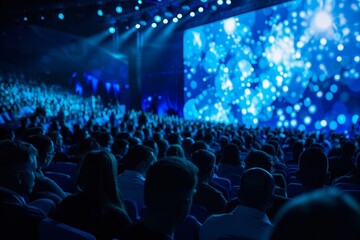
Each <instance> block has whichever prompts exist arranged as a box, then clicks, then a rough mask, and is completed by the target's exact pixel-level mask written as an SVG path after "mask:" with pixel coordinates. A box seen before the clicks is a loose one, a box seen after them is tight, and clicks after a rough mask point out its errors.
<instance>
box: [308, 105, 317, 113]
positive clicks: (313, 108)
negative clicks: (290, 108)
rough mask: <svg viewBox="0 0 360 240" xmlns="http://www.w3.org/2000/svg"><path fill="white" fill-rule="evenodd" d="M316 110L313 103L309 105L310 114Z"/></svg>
mask: <svg viewBox="0 0 360 240" xmlns="http://www.w3.org/2000/svg"><path fill="white" fill-rule="evenodd" d="M316 110H317V108H316V106H315V105H311V106H310V107H309V113H310V114H314V113H316Z"/></svg>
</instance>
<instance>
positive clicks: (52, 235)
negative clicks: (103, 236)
mask: <svg viewBox="0 0 360 240" xmlns="http://www.w3.org/2000/svg"><path fill="white" fill-rule="evenodd" d="M50 239H51V240H64V239H69V240H70V239H71V240H96V237H95V236H94V235H92V234H90V233H88V232H85V231H83V230H80V229H77V228H74V227H71V226H69V225H67V224H64V223H61V222H58V221H56V220H54V219H52V218H45V219H44V220H42V221H41V222H40V225H39V240H50Z"/></svg>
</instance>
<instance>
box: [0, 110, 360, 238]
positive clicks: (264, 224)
mask: <svg viewBox="0 0 360 240" xmlns="http://www.w3.org/2000/svg"><path fill="white" fill-rule="evenodd" d="M129 115H130V116H132V117H130V118H128V119H122V123H123V124H120V125H119V126H97V125H95V124H94V125H92V126H89V125H87V126H85V127H82V128H74V127H72V128H68V129H66V131H61V130H63V129H62V127H61V126H60V125H59V124H58V122H57V120H56V119H54V120H53V121H52V122H51V123H50V124H49V128H48V129H44V128H43V125H41V124H38V125H30V126H29V125H28V126H25V127H24V126H21V127H19V128H17V129H11V128H9V127H6V126H4V127H2V128H1V138H2V140H1V142H0V156H1V157H0V194H1V196H2V197H1V198H0V199H1V203H0V208H1V213H2V214H1V217H0V218H1V219H0V222H1V224H0V226H1V227H0V228H1V230H2V232H3V234H10V235H12V236H14V239H18V238H22V237H23V238H31V239H38V238H39V231H38V225H39V222H40V221H41V220H43V219H45V218H52V219H55V220H56V221H59V222H62V223H65V224H68V225H70V226H73V227H75V228H78V229H81V230H83V231H86V232H88V233H91V234H92V235H94V236H95V237H96V238H97V239H177V240H180V239H201V240H202V239H204V240H208V239H209V240H211V239H304V238H310V237H314V236H317V237H322V236H324V237H326V238H328V239H338V238H344V239H359V237H360V235H359V234H360V232H359V228H358V226H359V223H360V208H359V203H358V202H357V201H356V200H357V199H359V198H356V197H354V196H355V195H351V194H344V192H342V191H341V189H339V188H337V187H336V185H337V184H339V183H349V184H353V185H357V186H358V187H359V188H358V189H360V182H359V179H360V178H359V176H360V175H359V172H360V171H359V168H358V166H360V155H359V154H357V147H356V144H355V143H354V142H352V141H351V140H349V139H346V138H344V137H341V135H340V137H339V146H340V151H339V150H337V149H336V147H331V148H330V149H329V151H328V152H326V147H324V144H322V143H320V141H318V140H317V139H315V138H314V137H313V136H311V135H309V136H305V134H303V135H302V136H301V134H300V133H297V135H295V134H289V133H286V134H288V135H286V138H285V139H283V137H280V134H284V132H283V131H282V132H281V131H280V130H278V129H273V130H272V129H269V128H259V129H255V130H254V129H252V130H251V129H246V128H244V127H238V128H236V127H234V126H225V125H222V124H215V123H201V122H194V123H193V126H192V127H193V129H192V130H195V131H189V129H190V125H189V123H188V122H185V121H183V120H181V119H179V118H174V117H165V118H164V119H161V118H158V117H154V116H153V115H152V114H150V113H145V112H137V113H135V114H134V113H131V114H129ZM180 123H182V124H183V125H184V126H182V125H181V124H180ZM186 126H187V127H186ZM62 132H65V133H66V134H68V135H67V137H69V139H71V140H69V142H68V144H64V141H63V138H64V137H63V134H62ZM260 133H261V134H260ZM260 136H261V138H260ZM289 136H290V137H289ZM295 136H297V139H295V140H294V138H295ZM77 138H78V139H77ZM309 138H313V140H314V141H312V143H311V144H309V145H308V146H306V144H307V142H308V141H307V140H308V139H309ZM249 139H250V140H249ZM260 139H261V140H260ZM249 141H250V144H249ZM69 143H70V144H69ZM347 151H350V152H351V154H349V153H348V152H347ZM289 153H290V154H289ZM291 154H292V155H291ZM286 156H287V157H286ZM289 156H291V157H289ZM62 163H67V164H68V165H69V166H73V167H74V168H73V169H72V172H70V171H69V172H68V175H69V178H70V179H71V180H72V182H70V184H72V186H67V188H66V189H65V187H63V186H64V185H62V184H63V183H62V182H60V181H59V180H58V179H57V178H52V176H53V175H51V174H50V173H54V172H57V171H58V166H60V165H61V164H62ZM331 164H334V166H333V167H336V169H334V170H339V172H338V173H337V174H338V175H336V177H331V175H332V171H330V169H331ZM340 170H341V171H343V172H341V171H340ZM292 171H295V179H294V178H292V177H291V176H289V175H291V172H292ZM335 172H336V171H335ZM289 181H293V182H291V183H294V184H299V185H301V193H300V192H299V193H298V195H297V196H291V197H289V196H288V194H287V191H288V190H289V189H288V187H289V184H290V183H288V182H289ZM129 203H133V204H134V206H135V214H134V212H133V211H134V209H131V206H130V205H129ZM339 209H341V210H339ZM320 222H322V224H320V225H319V223H320ZM322 226H326V227H322ZM30 236H32V237H30Z"/></svg>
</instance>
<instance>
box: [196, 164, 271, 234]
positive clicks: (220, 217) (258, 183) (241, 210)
mask: <svg viewBox="0 0 360 240" xmlns="http://www.w3.org/2000/svg"><path fill="white" fill-rule="evenodd" d="M274 188H275V182H274V179H273V177H272V175H271V174H270V173H269V172H268V171H266V170H264V169H262V168H250V169H248V170H246V171H245V172H244V173H243V175H242V177H241V182H240V188H239V191H238V197H239V206H237V207H236V208H235V209H234V210H233V211H232V212H231V213H225V214H215V215H212V216H210V217H208V218H207V219H206V220H205V222H204V223H203V225H202V227H201V228H200V240H213V239H214V240H218V239H265V237H266V236H267V235H268V233H269V232H270V231H271V230H272V228H273V225H272V224H271V222H270V220H269V218H268V217H267V215H266V209H267V208H269V207H270V206H271V204H272V201H273V198H274Z"/></svg>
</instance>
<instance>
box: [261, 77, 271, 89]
mask: <svg viewBox="0 0 360 240" xmlns="http://www.w3.org/2000/svg"><path fill="white" fill-rule="evenodd" d="M262 86H263V88H264V89H267V88H269V87H270V82H269V80H267V79H265V80H264V81H263V82H262Z"/></svg>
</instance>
